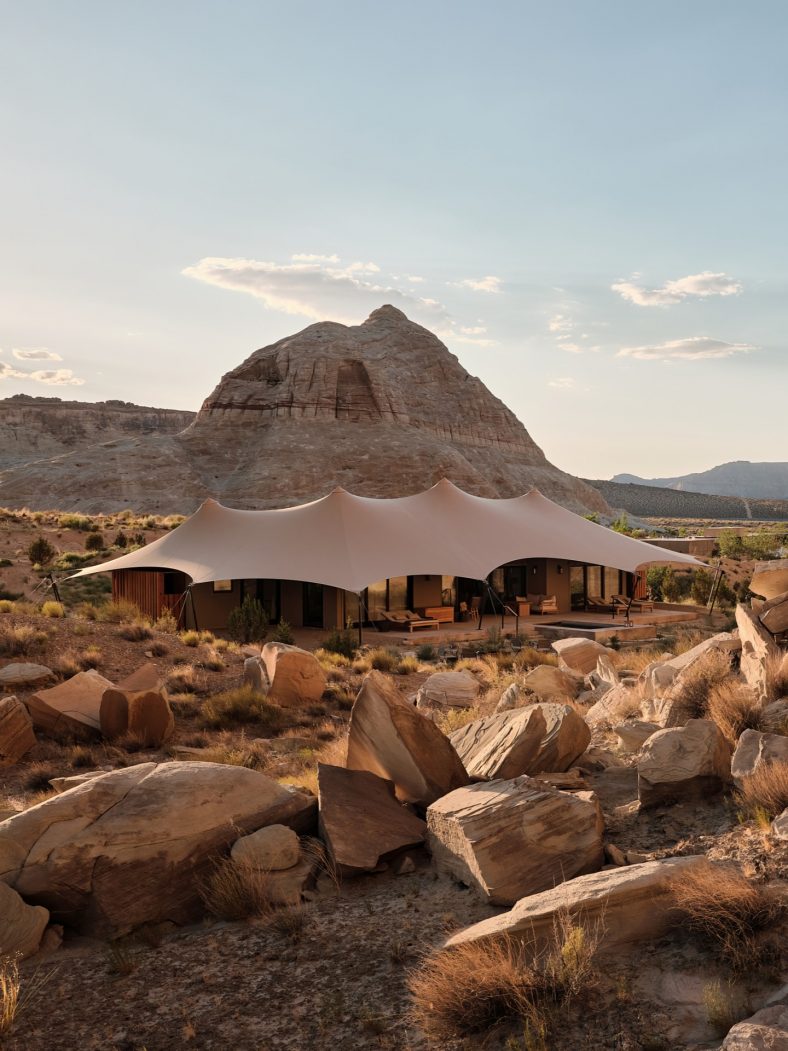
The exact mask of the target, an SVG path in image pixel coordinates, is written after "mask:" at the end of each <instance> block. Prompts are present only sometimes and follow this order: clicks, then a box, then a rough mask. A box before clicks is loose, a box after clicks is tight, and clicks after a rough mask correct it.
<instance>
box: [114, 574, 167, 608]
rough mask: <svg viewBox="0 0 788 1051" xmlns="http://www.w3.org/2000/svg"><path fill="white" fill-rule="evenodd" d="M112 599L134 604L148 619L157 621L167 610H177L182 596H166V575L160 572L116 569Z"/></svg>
mask: <svg viewBox="0 0 788 1051" xmlns="http://www.w3.org/2000/svg"><path fill="white" fill-rule="evenodd" d="M112 598H113V600H114V601H117V600H118V599H124V600H125V601H127V602H133V603H134V605H135V606H137V608H138V609H139V610H140V612H141V613H143V614H144V615H145V616H146V617H150V618H151V619H152V620H156V619H157V618H158V617H160V616H161V614H162V613H163V612H164V611H165V610H173V609H175V607H176V606H177V605H178V603H179V602H180V599H181V596H180V595H165V594H164V573H162V572H161V571H160V570H155V569H152V570H142V569H116V570H115V572H114V573H113V574H112Z"/></svg>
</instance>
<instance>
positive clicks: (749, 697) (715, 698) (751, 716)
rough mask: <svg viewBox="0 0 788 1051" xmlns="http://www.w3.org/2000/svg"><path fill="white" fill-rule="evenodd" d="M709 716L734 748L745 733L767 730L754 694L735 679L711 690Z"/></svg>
mask: <svg viewBox="0 0 788 1051" xmlns="http://www.w3.org/2000/svg"><path fill="white" fill-rule="evenodd" d="M706 715H707V716H708V718H709V719H712V720H713V721H714V722H715V723H716V724H717V726H719V728H720V730H721V731H722V733H723V735H724V737H725V738H726V740H727V741H729V742H730V744H731V745H733V747H734V748H735V747H736V742H737V741H738V739H739V738H740V737H741V735H742V734H743V733H744V731H745V730H763V729H764V720H763V709H762V707H761V704H760V702H759V701H758V698H757V697H756V696H755V693H754V691H753V690H751V689H750V687H749V686H747V685H746V684H745V683H743V682H739V681H738V680H737V679H734V678H733V677H732V676H728V678H727V679H723V681H722V682H718V683H716V684H715V685H714V686H713V687H712V688H711V691H710V693H709V699H708V701H707V703H706Z"/></svg>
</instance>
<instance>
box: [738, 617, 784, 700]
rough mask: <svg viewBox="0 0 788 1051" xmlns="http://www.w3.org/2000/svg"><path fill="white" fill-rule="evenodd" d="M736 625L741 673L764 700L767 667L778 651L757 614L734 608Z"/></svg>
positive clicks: (765, 695) (766, 685)
mask: <svg viewBox="0 0 788 1051" xmlns="http://www.w3.org/2000/svg"><path fill="white" fill-rule="evenodd" d="M736 623H737V624H738V626H739V636H740V638H741V673H742V675H743V676H744V678H745V679H746V680H747V683H748V684H749V685H750V686H751V687H752V688H753V690H755V692H756V693H757V695H758V696H759V697H760V698H761V699H764V698H766V697H767V695H768V688H769V687H768V681H767V674H768V667H769V663H770V661H773V660H775V659H776V658H777V656H778V655H779V653H780V649H779V647H778V646H777V643H776V642H775V641H774V639H773V638H772V636H771V633H770V632H768V631H767V630H766V628H764V627H763V625H762V624H761V622H760V621H759V620H758V616H757V614H755V613H753V612H752V610H749V609H747V607H746V606H742V605H738V606H737V607H736Z"/></svg>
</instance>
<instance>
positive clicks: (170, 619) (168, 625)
mask: <svg viewBox="0 0 788 1051" xmlns="http://www.w3.org/2000/svg"><path fill="white" fill-rule="evenodd" d="M154 627H155V628H156V631H161V632H163V633H164V634H165V635H174V634H175V632H176V631H177V630H178V621H177V620H176V619H175V617H174V616H173V615H172V613H170V611H169V610H165V611H164V613H161V614H159V616H158V618H157V620H156V623H155V625H154Z"/></svg>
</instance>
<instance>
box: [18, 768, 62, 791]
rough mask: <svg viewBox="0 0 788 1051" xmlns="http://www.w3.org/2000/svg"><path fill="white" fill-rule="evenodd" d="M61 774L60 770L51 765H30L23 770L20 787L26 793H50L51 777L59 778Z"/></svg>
mask: <svg viewBox="0 0 788 1051" xmlns="http://www.w3.org/2000/svg"><path fill="white" fill-rule="evenodd" d="M62 774H63V770H62V768H61V767H59V766H55V765H54V764H52V763H45V762H37V763H31V764H30V766H29V767H28V768H27V770H25V773H24V776H23V778H22V787H23V788H24V789H25V790H26V791H28V792H46V791H50V790H51V788H52V786H51V785H50V783H49V782H50V781H51V780H52V778H53V777H61V776H62Z"/></svg>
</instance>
